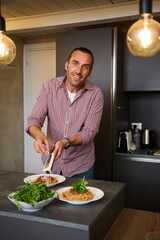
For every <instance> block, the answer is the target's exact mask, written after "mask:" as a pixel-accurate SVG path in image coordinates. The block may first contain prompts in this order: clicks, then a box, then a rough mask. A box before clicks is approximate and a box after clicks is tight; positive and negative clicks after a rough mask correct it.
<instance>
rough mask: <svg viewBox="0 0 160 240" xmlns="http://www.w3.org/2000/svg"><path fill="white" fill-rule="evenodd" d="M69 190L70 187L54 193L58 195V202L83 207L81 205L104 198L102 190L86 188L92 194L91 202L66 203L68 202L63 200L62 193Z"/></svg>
mask: <svg viewBox="0 0 160 240" xmlns="http://www.w3.org/2000/svg"><path fill="white" fill-rule="evenodd" d="M70 188H71V187H64V188H61V189H59V190H57V191H56V192H57V193H58V195H59V200H61V201H63V202H67V203H70V204H74V205H83V204H88V203H91V202H94V201H97V200H99V199H101V198H102V197H103V196H104V192H103V191H102V190H100V189H99V188H95V187H87V189H89V190H90V191H91V192H92V193H93V194H94V197H93V198H92V200H90V201H68V200H65V199H63V197H62V193H63V192H65V191H68V190H69V189H70Z"/></svg>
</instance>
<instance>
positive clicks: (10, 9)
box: [2, 6, 25, 17]
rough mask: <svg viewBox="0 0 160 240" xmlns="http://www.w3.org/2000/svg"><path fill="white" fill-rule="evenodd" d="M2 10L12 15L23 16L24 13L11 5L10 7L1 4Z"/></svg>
mask: <svg viewBox="0 0 160 240" xmlns="http://www.w3.org/2000/svg"><path fill="white" fill-rule="evenodd" d="M2 10H3V11H4V12H5V13H7V14H9V15H11V16H12V17H23V16H25V15H24V13H22V12H20V11H18V10H16V9H14V8H13V7H10V6H3V8H2ZM2 15H3V14H2Z"/></svg>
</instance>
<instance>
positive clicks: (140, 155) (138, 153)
mask: <svg viewBox="0 0 160 240" xmlns="http://www.w3.org/2000/svg"><path fill="white" fill-rule="evenodd" d="M159 149H160V148H157V149H153V152H156V151H157V150H159ZM116 156H124V157H127V158H130V159H132V157H133V158H137V160H138V159H141V160H142V161H155V162H160V155H159V156H156V155H153V154H148V149H137V150H135V151H134V152H132V153H129V152H128V153H120V152H116Z"/></svg>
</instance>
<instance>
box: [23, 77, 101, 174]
mask: <svg viewBox="0 0 160 240" xmlns="http://www.w3.org/2000/svg"><path fill="white" fill-rule="evenodd" d="M102 110H103V94H102V92H101V90H100V89H99V88H98V87H96V86H95V85H94V84H93V83H91V82H89V81H88V80H86V82H85V84H84V85H83V86H82V88H81V89H80V90H79V91H78V92H77V93H76V95H75V98H74V101H73V102H72V103H71V101H70V99H69V96H68V92H67V89H66V87H65V76H63V77H58V78H55V79H52V80H50V81H47V82H45V83H44V84H43V87H42V89H41V91H40V93H39V96H38V99H37V102H36V104H35V105H34V107H33V110H32V113H31V115H30V116H29V118H28V122H27V127H26V132H27V133H28V129H29V127H30V126H32V125H36V126H38V127H39V128H42V126H43V124H44V120H45V118H46V116H47V118H48V125H47V138H48V140H49V143H50V145H52V144H53V143H55V142H56V141H58V140H61V139H64V138H66V137H67V138H70V137H73V136H74V135H77V134H79V135H80V136H81V137H82V139H83V142H82V144H81V145H80V146H71V147H70V148H68V149H64V150H63V153H62V155H61V157H60V158H59V159H58V160H57V161H56V162H55V163H54V167H53V173H55V174H60V172H61V171H62V174H63V175H64V176H66V177H71V176H73V175H75V174H79V173H82V172H85V171H87V170H88V169H89V168H91V167H92V166H93V165H94V162H95V154H94V151H95V147H94V138H95V135H96V133H97V132H98V130H99V125H100V121H101V116H102ZM46 158H47V156H45V155H42V162H43V164H44V163H45V162H46Z"/></svg>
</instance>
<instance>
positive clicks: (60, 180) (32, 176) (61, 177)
mask: <svg viewBox="0 0 160 240" xmlns="http://www.w3.org/2000/svg"><path fill="white" fill-rule="evenodd" d="M39 176H50V177H54V178H56V179H57V180H58V182H56V183H52V184H46V186H47V187H53V186H55V185H57V184H59V183H62V182H64V181H65V180H66V178H65V177H64V176H61V175H57V174H45V173H42V174H36V175H31V176H28V177H26V178H24V182H25V183H27V182H29V183H32V182H34V181H35V180H36V178H38V177H39Z"/></svg>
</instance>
